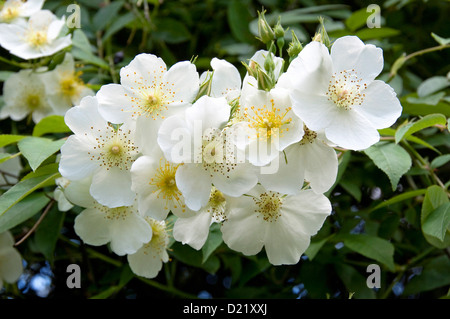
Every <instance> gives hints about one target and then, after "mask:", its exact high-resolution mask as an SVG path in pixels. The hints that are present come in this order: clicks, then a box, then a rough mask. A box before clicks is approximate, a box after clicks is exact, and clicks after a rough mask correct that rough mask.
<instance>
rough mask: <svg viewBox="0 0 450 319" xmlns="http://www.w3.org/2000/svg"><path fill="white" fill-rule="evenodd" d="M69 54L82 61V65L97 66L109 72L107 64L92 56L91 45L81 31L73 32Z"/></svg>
mask: <svg viewBox="0 0 450 319" xmlns="http://www.w3.org/2000/svg"><path fill="white" fill-rule="evenodd" d="M71 53H72V55H73V57H74V58H76V59H79V60H82V61H83V63H90V64H93V65H97V66H99V67H101V68H103V69H105V70H108V71H109V65H108V63H106V62H105V61H103V60H102V59H100V58H99V57H98V56H96V55H94V53H93V52H92V46H91V43H90V42H89V39H88V38H87V37H86V35H85V34H84V32H83V31H81V29H76V30H75V31H74V32H73V37H72V50H71Z"/></svg>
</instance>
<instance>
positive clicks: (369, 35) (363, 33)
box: [355, 27, 401, 41]
mask: <svg viewBox="0 0 450 319" xmlns="http://www.w3.org/2000/svg"><path fill="white" fill-rule="evenodd" d="M400 33H401V32H400V30H396V29H392V28H387V27H382V28H373V29H362V30H359V31H358V32H356V33H355V35H356V36H357V37H358V38H360V39H361V40H362V41H366V40H371V39H384V38H388V37H394V36H396V35H399V34H400Z"/></svg>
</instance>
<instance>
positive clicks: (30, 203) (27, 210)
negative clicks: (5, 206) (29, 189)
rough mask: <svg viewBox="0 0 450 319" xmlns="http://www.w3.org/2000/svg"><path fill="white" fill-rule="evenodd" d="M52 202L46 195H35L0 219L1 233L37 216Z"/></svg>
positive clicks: (40, 193)
mask: <svg viewBox="0 0 450 319" xmlns="http://www.w3.org/2000/svg"><path fill="white" fill-rule="evenodd" d="M49 201H50V198H48V197H47V196H45V193H42V192H39V193H33V194H30V195H29V196H27V197H25V198H24V199H23V200H21V201H20V202H18V203H17V204H16V205H14V206H13V207H12V208H11V209H10V210H8V211H7V212H6V213H4V214H3V215H2V216H1V217H0V233H2V232H4V231H6V230H8V229H11V228H13V227H15V226H17V225H19V224H20V223H22V222H24V221H26V220H27V219H29V218H31V217H32V216H34V215H35V214H37V213H38V212H39V211H40V210H41V209H42V208H44V206H45V205H47V203H48V202H49Z"/></svg>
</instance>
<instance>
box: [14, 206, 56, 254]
mask: <svg viewBox="0 0 450 319" xmlns="http://www.w3.org/2000/svg"><path fill="white" fill-rule="evenodd" d="M54 203H55V201H54V200H52V201H50V203H48V205H47V207H45V210H44V212H43V213H42V215H41V216H40V217H39V219H38V220H37V222H36V223H35V224H34V225H33V227H31V229H30V230H29V231H28V232H27V233H26V234H25V236H23V237H22V238H21V239H20V240H19V241H18V242H16V243H15V244H14V246H19V245H20V244H21V243H23V242H24V241H25V240H26V239H27V238H28V237H30V235H31V234H32V233H33V232H34V231H35V230H36V228H37V227H38V226H39V224H40V223H41V222H42V221H43V220H44V218H45V216H46V215H47V214H48V212H49V211H50V208H52V206H53V204H54Z"/></svg>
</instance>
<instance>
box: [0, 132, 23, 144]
mask: <svg viewBox="0 0 450 319" xmlns="http://www.w3.org/2000/svg"><path fill="white" fill-rule="evenodd" d="M25 137H27V136H26V135H14V134H1V135H0V147H3V146H6V145H9V144H13V143H16V142H18V141H20V140H21V139H23V138H25Z"/></svg>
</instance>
